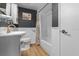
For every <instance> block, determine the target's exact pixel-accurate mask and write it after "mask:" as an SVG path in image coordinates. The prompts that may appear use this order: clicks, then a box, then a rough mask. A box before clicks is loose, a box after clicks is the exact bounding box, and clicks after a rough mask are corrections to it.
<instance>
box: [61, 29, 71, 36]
mask: <svg viewBox="0 0 79 59" xmlns="http://www.w3.org/2000/svg"><path fill="white" fill-rule="evenodd" d="M61 32H62V33H63V34H65V35H67V36H70V34H69V33H68V32H67V31H66V30H61Z"/></svg>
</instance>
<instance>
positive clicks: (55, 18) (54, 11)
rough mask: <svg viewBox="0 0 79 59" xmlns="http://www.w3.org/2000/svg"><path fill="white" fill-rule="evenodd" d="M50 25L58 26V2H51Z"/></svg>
mask: <svg viewBox="0 0 79 59" xmlns="http://www.w3.org/2000/svg"><path fill="white" fill-rule="evenodd" d="M52 27H58V3H52Z"/></svg>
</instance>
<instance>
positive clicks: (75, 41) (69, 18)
mask: <svg viewBox="0 0 79 59" xmlns="http://www.w3.org/2000/svg"><path fill="white" fill-rule="evenodd" d="M59 11H60V12H59V13H60V21H61V22H60V23H61V30H60V34H61V35H60V36H61V37H60V43H61V45H60V47H61V48H60V50H61V53H60V54H61V55H62V56H79V4H77V3H63V4H60V8H59Z"/></svg>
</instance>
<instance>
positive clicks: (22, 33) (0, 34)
mask: <svg viewBox="0 0 79 59" xmlns="http://www.w3.org/2000/svg"><path fill="white" fill-rule="evenodd" d="M25 33H26V32H25V31H12V32H10V33H6V32H0V37H2V36H12V35H24V34H25Z"/></svg>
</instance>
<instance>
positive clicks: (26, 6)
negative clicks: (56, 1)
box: [17, 3, 46, 10]
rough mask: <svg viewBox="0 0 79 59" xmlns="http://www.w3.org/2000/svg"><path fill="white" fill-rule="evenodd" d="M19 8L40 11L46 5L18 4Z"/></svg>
mask: <svg viewBox="0 0 79 59" xmlns="http://www.w3.org/2000/svg"><path fill="white" fill-rule="evenodd" d="M17 4H18V6H19V7H23V8H28V9H34V10H40V9H41V8H42V7H43V6H44V5H46V3H17Z"/></svg>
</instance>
